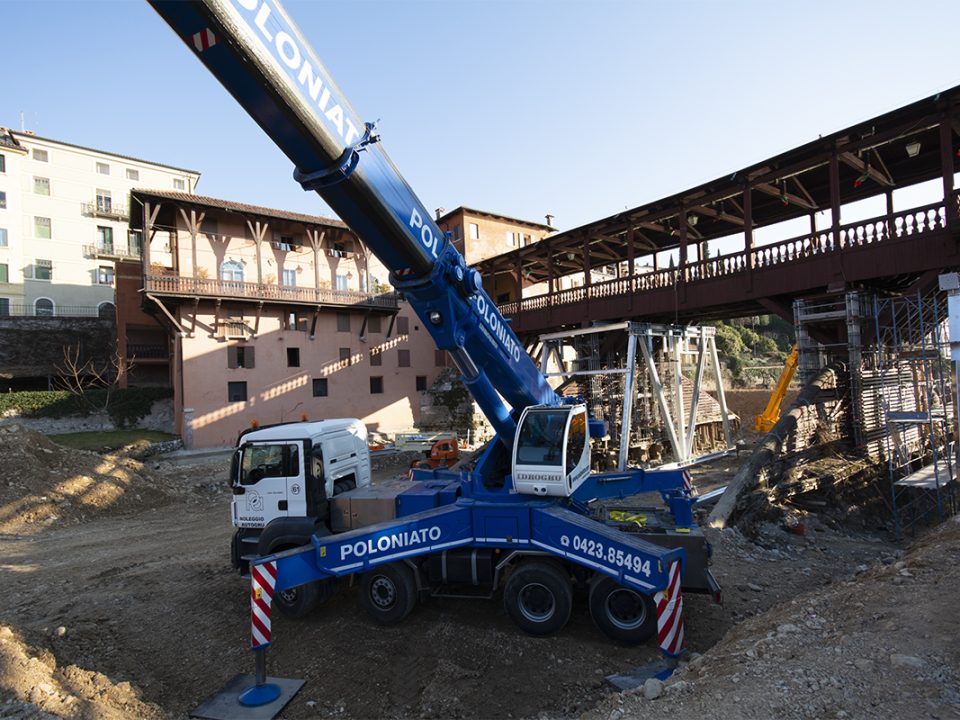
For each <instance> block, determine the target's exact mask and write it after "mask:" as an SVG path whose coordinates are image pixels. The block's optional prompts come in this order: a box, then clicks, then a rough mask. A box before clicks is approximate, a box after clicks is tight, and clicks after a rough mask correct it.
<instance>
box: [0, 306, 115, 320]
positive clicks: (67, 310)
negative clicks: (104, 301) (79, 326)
mask: <svg viewBox="0 0 960 720" xmlns="http://www.w3.org/2000/svg"><path fill="white" fill-rule="evenodd" d="M0 317H38V318H65V317H72V318H99V319H100V320H112V319H113V317H114V311H113V305H112V304H109V305H102V306H99V307H96V306H90V305H57V306H56V307H55V308H52V309H51V308H44V307H42V306H41V307H40V308H37V307H36V306H34V305H29V304H16V305H12V304H11V305H0Z"/></svg>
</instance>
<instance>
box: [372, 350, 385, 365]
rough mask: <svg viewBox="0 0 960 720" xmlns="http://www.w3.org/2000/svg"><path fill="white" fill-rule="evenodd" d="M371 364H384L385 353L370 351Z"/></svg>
mask: <svg viewBox="0 0 960 720" xmlns="http://www.w3.org/2000/svg"><path fill="white" fill-rule="evenodd" d="M370 365H371V367H380V366H381V365H383V353H381V352H379V351H378V352H374V351H373V350H371V351H370Z"/></svg>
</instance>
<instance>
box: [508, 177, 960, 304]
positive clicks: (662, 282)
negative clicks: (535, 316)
mask: <svg viewBox="0 0 960 720" xmlns="http://www.w3.org/2000/svg"><path fill="white" fill-rule="evenodd" d="M950 201H951V202H952V203H953V204H954V206H955V208H956V209H957V213H958V214H960V191H957V192H954V193H953V195H952V196H951V199H950ZM946 227H947V213H946V206H945V203H944V202H943V201H942V200H941V201H939V202H936V203H931V204H929V205H924V206H921V207H916V208H910V209H909V210H902V211H900V212H897V213H893V214H892V215H881V216H879V217H874V218H870V219H867V220H858V221H857V222H853V223H847V224H844V225H841V226H840V227H839V228H838V229H837V231H836V237H835V236H834V229H833V228H829V229H824V230H818V231H816V232H811V233H806V234H804V235H798V236H796V237H792V238H788V239H786V240H780V241H778V242H775V243H770V244H769V245H763V246H760V247H755V248H753V249H752V250H751V251H750V252H749V253H748V252H747V251H746V250H741V251H740V252H736V253H731V254H729V255H722V256H717V257H712V258H705V259H703V260H698V261H697V262H693V263H689V264H687V265H686V267H684V268H679V267H671V268H664V269H660V270H655V271H653V272H647V273H643V274H640V275H633V276H632V277H626V278H617V279H614V280H607V281H605V282H600V283H594V284H592V285H584V286H581V287H575V288H569V289H567V290H560V291H558V292H555V293H553V294H545V295H537V296H535V297H529V298H524V299H523V300H522V301H520V302H517V301H516V300H512V301H510V302H506V303H502V304H500V306H499V308H500V312H501V313H503V314H504V315H515V314H516V313H517V312H523V311H527V310H542V309H545V308H549V307H556V306H560V305H569V304H572V303H579V302H583V301H585V300H590V299H593V298H609V297H618V296H625V295H628V294H632V293H636V292H644V291H647V290H658V289H660V288H665V287H670V286H672V285H675V284H676V283H677V282H679V281H681V280H685V281H686V282H691V281H697V280H707V279H710V278H719V277H728V276H731V275H739V274H741V273H745V272H747V271H749V270H750V269H751V267H752V268H753V269H763V268H769V267H774V266H779V265H784V264H788V263H792V262H798V261H802V260H805V259H807V258H811V257H816V256H821V255H833V254H837V253H843V252H844V251H846V250H851V249H854V248H859V247H864V246H869V245H873V244H876V243H883V242H888V241H890V240H896V239H900V238H904V237H908V236H920V235H923V234H928V233H930V232H934V231H938V230H944V229H946Z"/></svg>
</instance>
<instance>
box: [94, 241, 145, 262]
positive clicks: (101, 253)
mask: <svg viewBox="0 0 960 720" xmlns="http://www.w3.org/2000/svg"><path fill="white" fill-rule="evenodd" d="M83 256H84V257H88V258H98V259H99V258H103V259H106V260H139V259H140V248H139V247H136V246H135V247H120V246H119V245H112V244H107V245H104V246H103V247H101V246H99V245H84V246H83Z"/></svg>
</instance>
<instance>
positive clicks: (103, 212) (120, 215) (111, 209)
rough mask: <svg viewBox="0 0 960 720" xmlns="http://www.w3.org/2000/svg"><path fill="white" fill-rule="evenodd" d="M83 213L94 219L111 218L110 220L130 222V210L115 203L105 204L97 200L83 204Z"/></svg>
mask: <svg viewBox="0 0 960 720" xmlns="http://www.w3.org/2000/svg"><path fill="white" fill-rule="evenodd" d="M81 211H82V212H83V214H84V215H91V216H93V217H102V218H109V219H110V220H129V219H130V209H129V208H128V207H127V206H126V205H121V204H119V203H115V202H112V201H111V202H103V201H100V200H96V201H94V202H87V203H83V204H82V206H81Z"/></svg>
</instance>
